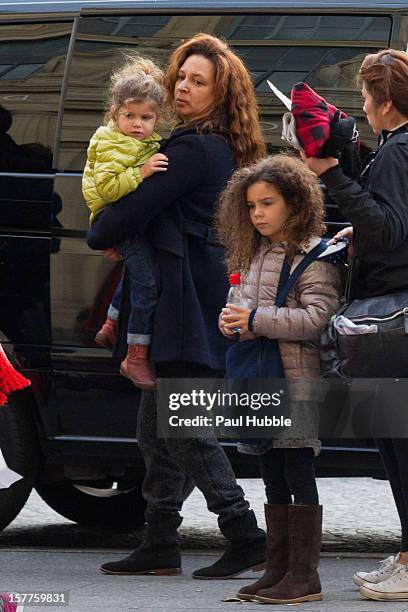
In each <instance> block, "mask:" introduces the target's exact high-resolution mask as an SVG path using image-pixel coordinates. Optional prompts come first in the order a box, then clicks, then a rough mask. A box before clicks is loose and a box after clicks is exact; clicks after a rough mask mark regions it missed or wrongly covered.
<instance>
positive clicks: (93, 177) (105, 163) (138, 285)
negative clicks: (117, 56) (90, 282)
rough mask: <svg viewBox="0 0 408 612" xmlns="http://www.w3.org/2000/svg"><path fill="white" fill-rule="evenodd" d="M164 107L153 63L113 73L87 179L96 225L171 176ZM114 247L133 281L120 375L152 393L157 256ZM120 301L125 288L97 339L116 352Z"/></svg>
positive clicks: (126, 245)
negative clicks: (161, 126) (157, 179)
mask: <svg viewBox="0 0 408 612" xmlns="http://www.w3.org/2000/svg"><path fill="white" fill-rule="evenodd" d="M163 103H164V89H163V72H162V70H161V69H160V68H159V67H158V66H156V64H154V63H153V62H152V61H151V60H150V59H148V58H145V57H140V56H132V55H129V56H128V57H127V58H126V61H125V63H124V64H123V65H122V66H121V67H120V68H118V69H117V70H115V71H114V72H113V73H112V76H111V86H110V90H109V98H108V111H107V113H106V116H105V125H102V126H101V127H99V128H98V129H97V130H96V132H95V134H94V135H93V136H92V138H91V142H90V144H89V147H88V151H87V157H88V159H87V162H86V166H85V169H84V174H83V179H82V192H83V196H84V199H85V202H86V203H87V205H88V208H89V209H90V211H91V216H90V222H91V224H92V223H93V222H94V221H95V219H96V218H97V216H98V215H100V214H101V213H102V212H103V210H104V209H105V208H106V207H107V206H108V205H109V204H112V203H114V202H116V201H117V200H119V198H122V197H123V196H126V195H127V194H128V193H130V192H131V191H134V190H135V189H138V188H139V186H140V185H141V184H142V182H143V181H144V180H146V179H147V178H148V177H150V176H152V175H153V174H155V173H156V172H165V171H166V170H167V157H166V156H165V155H163V153H159V152H158V151H159V148H160V141H161V137H160V136H159V134H157V133H156V132H155V128H156V123H157V120H158V118H159V115H160V113H161V112H162V107H163ZM115 246H116V248H117V249H118V250H119V251H120V254H121V256H122V257H123V259H124V263H125V266H126V267H127V269H128V272H129V279H130V305H131V309H130V315H129V320H128V333H127V344H128V351H127V356H126V358H125V359H124V360H123V361H122V363H121V366H120V373H121V374H122V375H123V376H125V377H126V378H129V379H130V380H131V381H132V382H133V384H134V385H136V386H137V387H140V388H142V389H153V388H154V387H155V377H154V374H153V372H152V371H151V370H150V368H149V363H148V350H149V345H150V343H151V334H152V324H153V313H154V309H155V306H156V301H157V292H158V290H157V285H158V278H157V272H156V258H155V253H154V250H153V247H152V246H151V244H150V243H149V241H148V240H146V238H145V237H144V236H141V235H140V234H139V233H138V232H135V233H134V234H133V236H131V237H128V238H126V239H125V240H123V241H121V242H120V243H118V244H117V245H115ZM121 297H122V282H121V283H119V285H118V287H117V289H116V291H115V294H114V296H113V299H112V303H111V304H110V306H109V310H108V316H107V319H106V321H105V323H104V325H103V326H102V328H101V329H100V330H99V331H98V333H97V334H96V336H95V342H96V343H97V344H99V345H100V346H106V347H107V348H113V347H114V345H115V343H116V326H117V320H118V317H119V307H120V302H121Z"/></svg>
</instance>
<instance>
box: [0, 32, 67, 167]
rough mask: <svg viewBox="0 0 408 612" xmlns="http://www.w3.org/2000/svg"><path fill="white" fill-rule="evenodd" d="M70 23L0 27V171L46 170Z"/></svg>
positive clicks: (52, 143)
mask: <svg viewBox="0 0 408 612" xmlns="http://www.w3.org/2000/svg"><path fill="white" fill-rule="evenodd" d="M71 27H72V26H71V24H70V23H55V22H54V23H35V24H29V23H21V24H19V25H12V24H2V25H0V57H1V64H0V143H1V145H0V172H11V173H13V172H47V171H49V170H51V168H52V155H53V146H54V134H55V128H56V120H57V113H58V104H59V98H60V91H61V84H62V77H63V71H64V66H65V57H66V53H67V48H68V43H69V38H70V33H71Z"/></svg>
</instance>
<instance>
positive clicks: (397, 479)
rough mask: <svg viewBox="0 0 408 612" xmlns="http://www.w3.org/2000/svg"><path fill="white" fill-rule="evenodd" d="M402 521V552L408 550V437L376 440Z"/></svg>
mask: <svg viewBox="0 0 408 612" xmlns="http://www.w3.org/2000/svg"><path fill="white" fill-rule="evenodd" d="M375 442H376V444H377V448H378V450H379V451H380V453H381V458H382V460H383V463H384V466H385V469H386V472H387V475H388V479H389V481H390V485H391V489H392V494H393V496H394V501H395V505H396V506H397V510H398V514H399V517H400V521H401V552H408V439H407V438H381V439H377V440H375Z"/></svg>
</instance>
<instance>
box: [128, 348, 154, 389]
mask: <svg viewBox="0 0 408 612" xmlns="http://www.w3.org/2000/svg"><path fill="white" fill-rule="evenodd" d="M148 354H149V347H148V346H146V345H145V344H129V345H128V354H127V356H126V359H124V360H123V361H122V363H121V364H120V373H121V374H122V376H125V377H126V378H129V380H131V381H132V383H133V384H134V385H136V387H139V388H140V389H145V390H147V391H150V390H152V389H155V388H156V377H155V375H154V374H153V372H152V371H151V369H150V367H149V360H148Z"/></svg>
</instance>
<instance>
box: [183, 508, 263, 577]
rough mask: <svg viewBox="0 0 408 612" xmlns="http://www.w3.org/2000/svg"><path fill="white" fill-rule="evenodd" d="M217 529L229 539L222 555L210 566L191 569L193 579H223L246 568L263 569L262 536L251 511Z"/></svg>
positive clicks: (255, 570)
mask: <svg viewBox="0 0 408 612" xmlns="http://www.w3.org/2000/svg"><path fill="white" fill-rule="evenodd" d="M220 529H221V532H222V534H223V535H224V536H225V537H226V538H227V539H228V540H229V542H228V544H227V547H226V549H225V552H224V554H223V555H222V557H221V558H220V559H218V561H216V562H215V563H213V564H212V565H209V566H208V567H203V568H201V569H198V570H196V571H195V572H193V578H198V579H201V580H211V579H213V580H216V579H218V580H225V579H227V578H234V577H235V576H238V575H239V574H242V573H244V572H247V571H248V570H252V571H254V572H257V571H259V570H263V569H265V545H266V536H265V532H264V531H262V529H259V527H258V526H257V523H256V518H255V514H254V513H253V511H252V510H248V512H246V513H245V514H244V515H242V516H239V517H236V518H234V519H232V520H230V521H228V522H227V523H225V524H224V525H220Z"/></svg>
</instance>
